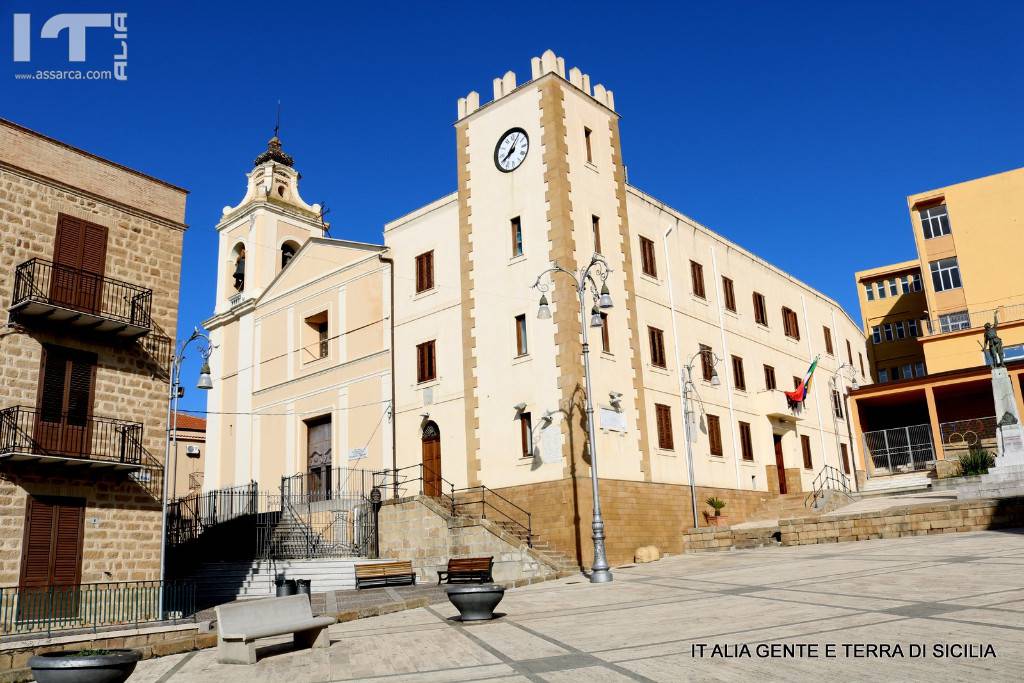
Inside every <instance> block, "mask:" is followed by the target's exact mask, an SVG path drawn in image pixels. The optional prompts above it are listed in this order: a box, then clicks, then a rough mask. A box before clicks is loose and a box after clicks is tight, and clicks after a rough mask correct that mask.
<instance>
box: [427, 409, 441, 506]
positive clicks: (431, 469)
mask: <svg viewBox="0 0 1024 683" xmlns="http://www.w3.org/2000/svg"><path fill="white" fill-rule="evenodd" d="M423 495H425V496H434V497H437V496H440V495H441V430H440V429H438V428H437V423H436V422H433V421H431V422H428V423H427V424H426V425H425V426H424V427H423Z"/></svg>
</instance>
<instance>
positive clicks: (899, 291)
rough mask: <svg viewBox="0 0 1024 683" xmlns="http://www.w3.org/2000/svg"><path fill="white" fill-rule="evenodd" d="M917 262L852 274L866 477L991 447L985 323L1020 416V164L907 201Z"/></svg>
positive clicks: (947, 464)
mask: <svg viewBox="0 0 1024 683" xmlns="http://www.w3.org/2000/svg"><path fill="white" fill-rule="evenodd" d="M907 207H908V210H909V212H910V219H911V225H912V226H913V231H914V241H915V246H916V251H917V257H916V258H915V259H912V260H910V261H904V262H901V263H897V264H893V265H889V266H882V267H878V268H872V269H870V270H864V271H860V272H858V273H857V274H856V276H855V277H856V281H857V287H858V291H859V296H860V306H861V314H862V318H863V325H864V333H865V336H866V339H867V348H868V359H869V361H870V363H871V369H870V373H871V376H872V378H873V379H874V381H875V383H874V384H872V385H871V386H865V387H862V388H860V389H858V390H856V391H854V392H852V394H851V413H852V416H853V425H854V427H855V429H856V432H857V438H858V440H859V441H860V442H861V444H862V446H863V448H862V449H860V450H859V451H858V452H860V453H862V454H863V455H864V460H865V462H864V463H863V464H864V467H865V468H866V470H867V473H868V475H869V476H885V475H893V474H899V473H904V472H911V471H925V470H933V469H938V470H940V472H941V473H945V472H946V471H953V470H954V469H955V468H954V467H953V466H952V463H951V461H955V460H956V459H957V458H958V457H959V455H960V454H961V453H963V452H965V451H967V450H968V449H969V448H970V447H971V446H972V445H974V444H979V445H981V446H983V447H986V448H989V449H991V450H993V451H994V449H995V447H996V415H995V406H994V400H993V396H992V374H991V367H990V360H989V358H988V357H987V355H986V354H985V352H984V351H983V350H982V340H983V336H984V331H985V329H984V328H985V324H986V323H993V322H994V321H995V320H996V318H997V317H998V334H999V336H1000V337H1001V338H1002V340H1003V344H1004V349H1005V356H1006V364H1007V369H1008V371H1009V374H1010V376H1011V378H1012V380H1013V389H1014V394H1015V396H1016V399H1017V404H1018V408H1024V399H1022V394H1021V382H1022V376H1024V284H1022V283H1024V281H1022V280H1021V278H1020V275H1019V270H1018V268H1019V267H1020V263H1019V262H1020V254H1021V250H1022V248H1024V235H1022V233H1021V226H1020V223H1021V219H1022V217H1024V168H1019V169H1015V170H1012V171H1007V172H1005V173H999V174H996V175H992V176H987V177H984V178H979V179H975V180H969V181H966V182H962V183H957V184H955V185H950V186H948V187H943V188H938V189H934V190H928V191H926V192H921V193H918V194H914V195H911V196H909V197H908V198H907Z"/></svg>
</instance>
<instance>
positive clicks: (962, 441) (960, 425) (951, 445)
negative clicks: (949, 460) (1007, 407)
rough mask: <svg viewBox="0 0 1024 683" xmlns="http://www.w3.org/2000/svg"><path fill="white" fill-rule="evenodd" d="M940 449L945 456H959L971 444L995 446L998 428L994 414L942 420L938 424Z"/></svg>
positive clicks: (985, 446)
mask: <svg viewBox="0 0 1024 683" xmlns="http://www.w3.org/2000/svg"><path fill="white" fill-rule="evenodd" d="M939 435H940V437H941V438H942V449H943V451H944V452H945V454H946V455H947V456H951V457H959V456H960V454H962V453H966V452H967V451H969V450H970V449H971V447H972V446H982V447H984V448H992V449H994V448H996V444H997V441H998V430H997V426H996V418H995V416H990V417H975V418H971V419H969V420H956V421H953V422H943V423H942V424H940V425H939Z"/></svg>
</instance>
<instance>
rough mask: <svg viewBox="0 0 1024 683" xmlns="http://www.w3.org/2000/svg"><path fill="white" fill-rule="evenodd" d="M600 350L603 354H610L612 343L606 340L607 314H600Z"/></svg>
mask: <svg viewBox="0 0 1024 683" xmlns="http://www.w3.org/2000/svg"><path fill="white" fill-rule="evenodd" d="M601 350H602V351H604V352H605V353H611V352H612V343H611V340H610V339H609V338H608V314H607V313H602V314H601Z"/></svg>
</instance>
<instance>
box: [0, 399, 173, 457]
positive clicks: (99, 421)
mask: <svg viewBox="0 0 1024 683" xmlns="http://www.w3.org/2000/svg"><path fill="white" fill-rule="evenodd" d="M4 459H7V460H12V461H24V460H33V461H38V462H43V463H61V464H65V465H73V466H86V467H93V468H113V469H120V470H136V469H142V468H149V467H153V466H154V465H155V461H154V460H153V458H152V457H150V456H149V455H148V454H147V452H146V449H145V448H143V446H142V424H141V423H139V422H126V421H124V420H115V419H112V418H107V417H94V416H85V415H77V414H74V413H53V414H48V411H46V410H45V409H43V410H36V409H35V408H30V407H26V406H12V407H10V408H5V409H3V410H0V460H4Z"/></svg>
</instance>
